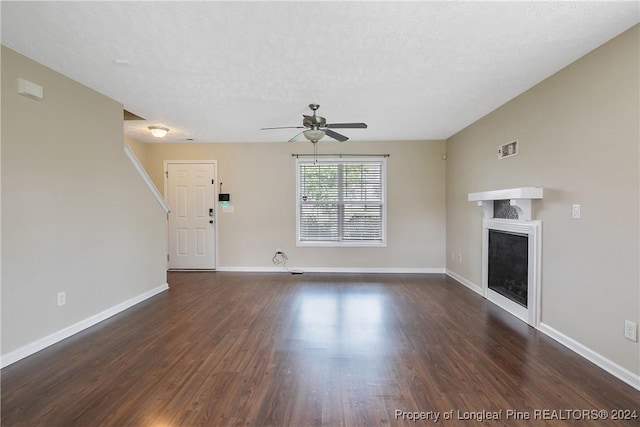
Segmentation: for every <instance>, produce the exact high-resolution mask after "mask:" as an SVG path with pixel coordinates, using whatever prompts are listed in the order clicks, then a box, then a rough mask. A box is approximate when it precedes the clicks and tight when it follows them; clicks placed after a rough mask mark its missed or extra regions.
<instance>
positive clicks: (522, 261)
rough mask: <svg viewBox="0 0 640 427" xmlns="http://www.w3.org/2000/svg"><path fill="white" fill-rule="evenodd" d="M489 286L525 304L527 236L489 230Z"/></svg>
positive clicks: (527, 265)
mask: <svg viewBox="0 0 640 427" xmlns="http://www.w3.org/2000/svg"><path fill="white" fill-rule="evenodd" d="M488 270H489V271H488V272H489V283H488V286H489V289H491V290H493V291H495V292H497V293H499V294H500V295H502V296H504V297H506V298H509V299H510V300H512V301H514V302H516V303H518V304H520V305H521V306H523V307H525V308H526V307H527V296H528V278H529V236H528V235H527V234H520V233H512V232H506V231H499V230H489V269H488Z"/></svg>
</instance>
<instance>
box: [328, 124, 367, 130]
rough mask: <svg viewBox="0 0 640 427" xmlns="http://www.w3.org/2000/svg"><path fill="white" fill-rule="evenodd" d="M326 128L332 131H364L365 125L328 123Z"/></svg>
mask: <svg viewBox="0 0 640 427" xmlns="http://www.w3.org/2000/svg"><path fill="white" fill-rule="evenodd" d="M327 127H328V128H333V129H366V128H367V124H366V123H329V124H328V125H327Z"/></svg>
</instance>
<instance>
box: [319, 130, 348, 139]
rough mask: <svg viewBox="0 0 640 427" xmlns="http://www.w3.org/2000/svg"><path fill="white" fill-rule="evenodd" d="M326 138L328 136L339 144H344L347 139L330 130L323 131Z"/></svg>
mask: <svg viewBox="0 0 640 427" xmlns="http://www.w3.org/2000/svg"><path fill="white" fill-rule="evenodd" d="M324 132H325V133H326V134H327V135H328V136H330V137H331V138H333V139H337V140H338V141H340V142H345V141H347V140H348V139H349V138H347V137H346V136H344V135H341V134H339V133H338V132H334V131H332V130H331V129H327V130H325V131H324Z"/></svg>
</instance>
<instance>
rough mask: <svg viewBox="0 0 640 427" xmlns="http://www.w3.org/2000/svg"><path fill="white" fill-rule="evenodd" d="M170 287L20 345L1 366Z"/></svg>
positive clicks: (149, 291)
mask: <svg viewBox="0 0 640 427" xmlns="http://www.w3.org/2000/svg"><path fill="white" fill-rule="evenodd" d="M167 289H169V285H168V284H167V283H165V284H164V285H160V286H158V287H156V288H153V289H151V290H148V291H147V292H145V293H143V294H140V295H138V296H136V297H133V298H131V299H129V300H127V301H123V302H121V303H120V304H117V305H114V306H113V307H111V308H108V309H106V310H104V311H101V312H100V313H98V314H94V315H93V316H91V317H88V318H86V319H84V320H81V321H80V322H78V323H74V324H73V325H71V326H67V327H66V328H64V329H61V330H59V331H57V332H54V333H52V334H50V335H47V336H46V337H43V338H40V339H38V340H36V341H34V342H32V343H30V344H27V345H25V346H23V347H20V348H19V349H17V350H14V351H12V352H10V353H7V354H4V355H2V357H1V360H0V367H2V368H4V367H6V366H9V365H11V364H12V363H15V362H17V361H18V360H21V359H24V358H25V357H27V356H31V355H32V354H34V353H37V352H38V351H40V350H43V349H45V348H47V347H49V346H50V345H53V344H55V343H57V342H60V341H62V340H64V339H66V338H69V337H70V336H72V335H75V334H77V333H78V332H81V331H83V330H85V329H87V328H90V327H91V326H93V325H96V324H98V323H100V322H102V321H103V320H106V319H108V318H109V317H111V316H114V315H116V314H118V313H120V312H122V311H124V310H126V309H128V308H131V307H133V306H134V305H136V304H139V303H141V302H142V301H144V300H146V299H149V298H151V297H152V296H154V295H157V294H159V293H161V292H164V291H166V290H167Z"/></svg>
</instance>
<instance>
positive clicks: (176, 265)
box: [164, 160, 217, 270]
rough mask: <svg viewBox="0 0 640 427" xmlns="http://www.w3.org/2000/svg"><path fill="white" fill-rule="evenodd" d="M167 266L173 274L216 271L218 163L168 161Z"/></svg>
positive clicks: (166, 192) (166, 163)
mask: <svg viewBox="0 0 640 427" xmlns="http://www.w3.org/2000/svg"><path fill="white" fill-rule="evenodd" d="M164 170H165V185H164V189H165V190H164V197H165V200H166V201H167V204H168V205H169V208H170V209H171V212H169V215H168V219H169V221H168V227H169V230H168V235H169V242H168V250H169V254H168V260H167V261H168V266H169V269H173V270H214V269H215V268H216V246H217V245H216V235H217V233H216V211H215V208H216V203H215V200H216V182H217V162H216V161H215V160H198V161H189V160H167V161H165V169H164Z"/></svg>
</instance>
